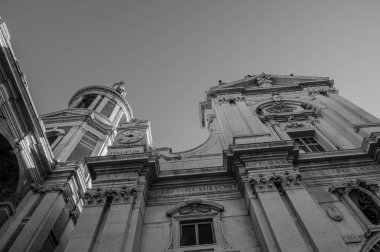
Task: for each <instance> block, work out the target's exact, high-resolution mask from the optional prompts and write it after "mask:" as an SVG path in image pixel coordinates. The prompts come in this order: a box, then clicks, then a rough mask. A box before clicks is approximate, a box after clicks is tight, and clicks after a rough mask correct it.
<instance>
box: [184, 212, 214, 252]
mask: <svg viewBox="0 0 380 252" xmlns="http://www.w3.org/2000/svg"><path fill="white" fill-rule="evenodd" d="M200 224H210V225H211V235H212V240H213V242H212V243H204V244H200V242H199V225H200ZM192 225H194V226H195V228H194V230H195V244H192V245H183V244H182V237H183V231H182V227H183V226H192ZM179 230H180V232H179V233H180V234H179V235H180V236H179V237H180V239H179V244H180V247H190V246H207V245H215V244H217V242H216V236H215V227H214V221H213V219H212V218H201V219H190V220H181V221H179Z"/></svg>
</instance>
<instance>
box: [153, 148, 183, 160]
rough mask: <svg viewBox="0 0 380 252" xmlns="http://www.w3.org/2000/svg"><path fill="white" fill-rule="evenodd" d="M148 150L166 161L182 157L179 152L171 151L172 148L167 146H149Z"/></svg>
mask: <svg viewBox="0 0 380 252" xmlns="http://www.w3.org/2000/svg"><path fill="white" fill-rule="evenodd" d="M150 152H151V153H152V155H154V156H157V158H163V159H165V160H166V161H171V160H181V159H182V157H181V155H180V154H179V153H172V149H171V148H168V147H162V148H154V147H151V148H150Z"/></svg>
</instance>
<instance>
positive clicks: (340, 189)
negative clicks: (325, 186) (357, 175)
mask: <svg viewBox="0 0 380 252" xmlns="http://www.w3.org/2000/svg"><path fill="white" fill-rule="evenodd" d="M358 187H361V188H363V189H366V190H368V191H370V192H372V193H377V192H379V183H377V182H376V181H372V180H364V179H356V180H348V181H337V182H335V183H334V184H332V185H331V186H330V187H329V192H332V193H337V194H339V195H343V194H345V193H347V192H348V191H350V190H352V189H355V188H358Z"/></svg>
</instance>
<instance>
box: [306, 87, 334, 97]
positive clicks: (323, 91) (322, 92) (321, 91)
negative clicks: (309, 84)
mask: <svg viewBox="0 0 380 252" xmlns="http://www.w3.org/2000/svg"><path fill="white" fill-rule="evenodd" d="M307 92H308V94H309V96H311V99H312V100H314V99H315V96H316V95H323V96H326V97H329V94H337V93H338V90H336V89H335V88H332V87H323V88H319V89H308V91H307Z"/></svg>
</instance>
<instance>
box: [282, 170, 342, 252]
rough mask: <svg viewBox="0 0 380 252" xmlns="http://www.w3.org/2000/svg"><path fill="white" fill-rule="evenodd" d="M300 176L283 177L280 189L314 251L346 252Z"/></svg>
mask: <svg viewBox="0 0 380 252" xmlns="http://www.w3.org/2000/svg"><path fill="white" fill-rule="evenodd" d="M300 179H301V177H300V174H296V175H294V174H288V175H285V177H284V178H283V182H282V188H283V190H284V191H285V194H286V196H287V198H288V199H289V202H290V204H291V205H292V207H293V209H294V211H295V212H296V213H297V216H298V218H299V220H300V222H301V223H302V225H303V227H304V229H305V231H306V232H307V235H308V237H309V238H310V241H311V243H312V245H313V247H314V249H315V250H316V251H326V252H329V251H334V252H338V251H342V252H343V251H347V250H348V248H347V246H346V244H345V243H344V241H343V240H342V238H341V237H340V235H339V234H338V233H337V231H336V230H335V228H334V226H333V225H332V223H331V222H330V221H329V220H328V219H327V217H326V215H325V214H324V213H323V212H322V210H321V209H320V207H319V206H318V205H317V203H316V202H315V201H314V200H313V199H312V198H311V196H310V194H309V193H308V192H307V191H306V189H305V188H304V186H303V184H302V182H300Z"/></svg>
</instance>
